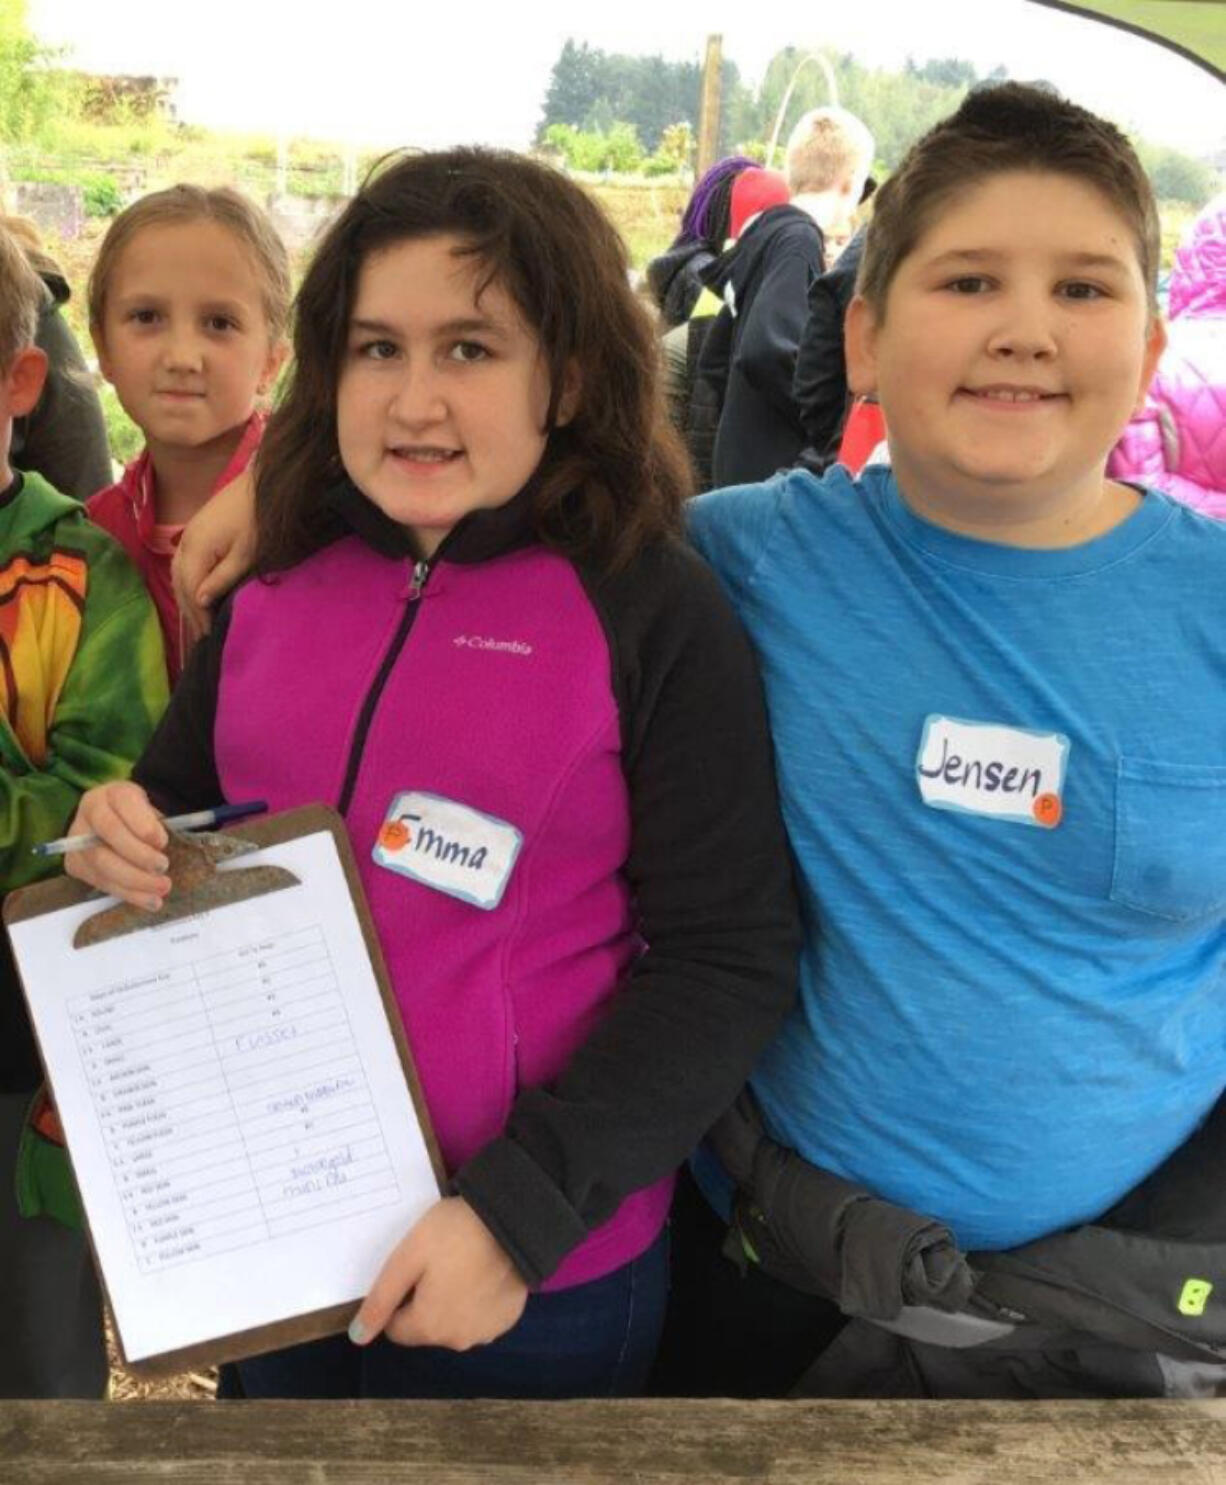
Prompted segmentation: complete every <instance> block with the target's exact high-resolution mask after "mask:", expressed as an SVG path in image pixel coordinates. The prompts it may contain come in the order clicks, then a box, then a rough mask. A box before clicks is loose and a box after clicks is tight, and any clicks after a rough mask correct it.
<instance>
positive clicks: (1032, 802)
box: [915, 716, 1069, 830]
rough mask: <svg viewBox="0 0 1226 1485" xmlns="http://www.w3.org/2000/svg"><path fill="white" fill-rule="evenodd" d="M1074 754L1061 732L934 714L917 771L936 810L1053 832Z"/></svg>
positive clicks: (926, 727) (924, 793)
mask: <svg viewBox="0 0 1226 1485" xmlns="http://www.w3.org/2000/svg"><path fill="white" fill-rule="evenodd" d="M1068 755H1069V741H1068V738H1067V737H1065V736H1063V734H1061V733H1059V732H1029V731H1027V730H1026V729H1025V728H1023V727H1004V726H1000V725H999V724H996V723H991V722H962V721H959V720H958V719H957V718H955V717H940V716H931V717H929V718H928V719H927V721H926V722H925V723H924V735H923V737H922V738H921V739H920V747H919V757H918V758H917V759H916V762H915V774H916V778H917V780H918V782H919V791H920V798H921V799H922V800H923V801H924V803H925V804H927V805H930V806H931V807H932V808H933V809H936V810H961V811H963V812H964V813H966V814H971V815H991V816H992V817H993V818H995V819H998V820H1012V821H1014V822H1015V823H1016V824H1018V825H1037V826H1039V827H1040V828H1042V829H1045V830H1052V829H1054V828H1055V827H1056V826H1057V825H1059V823H1060V819H1061V816H1062V815H1063V813H1064V775H1065V772H1066V770H1067V768H1068Z"/></svg>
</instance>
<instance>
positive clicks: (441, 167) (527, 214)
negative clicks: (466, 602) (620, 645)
mask: <svg viewBox="0 0 1226 1485" xmlns="http://www.w3.org/2000/svg"><path fill="white" fill-rule="evenodd" d="M442 234H447V235H453V236H455V237H457V238H458V239H459V240H460V242H461V243H462V244H463V247H462V251H463V252H465V253H470V254H472V256H473V257H474V258H475V259H476V260H477V261H478V262H479V263H480V264H481V265H482V268H483V270H484V273H483V277H482V279H481V280H480V283H481V287H482V288H484V287H485V286H487V285H488V284H491V283H494V282H497V283H498V284H500V285H501V286H502V287H503V288H505V290H506V291H507V292H508V293H509V294H510V295H511V297H512V299H513V300H514V301H515V304H516V305H517V307H518V309H519V311H520V313H521V314H522V315H523V317H524V320H525V322H526V323H527V324H528V325H529V326H530V328H531V329H532V330H533V332H534V333H535V334H536V336H537V338H538V340H539V341H540V344H541V351H542V354H543V356H544V357H545V361H546V364H547V366H548V370H549V384H550V389H551V390H550V401H549V409H548V413H547V415H546V429H547V431H548V440H547V443H546V447H545V453H544V455H543V456H542V459H541V463H540V466H539V467H538V470H537V474H536V478H535V480H534V493H533V498H534V505H533V518H534V523H535V529H536V532H537V535H538V536H539V538H540V539H541V540H542V541H544V542H545V543H547V544H548V545H550V546H552V547H554V548H556V549H558V550H560V551H563V552H565V553H567V554H568V555H570V556H572V557H575V558H578V559H582V560H584V561H586V562H589V563H591V564H593V565H594V566H595V567H596V568H597V569H599V570H603V571H613V570H616V569H617V568H620V567H622V566H624V565H625V563H626V562H628V561H629V560H630V559H631V558H632V557H633V556H634V555H635V554H636V553H637V552H638V551H639V550H640V549H641V548H642V547H643V545H644V544H645V543H646V542H648V541H650V540H652V539H654V538H656V537H658V536H661V535H664V534H666V533H671V532H675V531H676V530H677V529H678V528H679V525H680V508H681V503H682V501H683V500H684V498H685V496H686V495H687V494H689V491H690V473H689V464H688V461H687V459H686V455H685V452H684V450H683V448H682V446H681V444H680V442H679V441H678V439H677V436H676V434H675V433H674V432H673V430H672V428H671V426H670V424H669V420H668V414H667V411H666V409H665V403H664V399H663V393H662V388H661V385H660V373H659V360H658V351H657V347H656V344H655V339H654V335H653V333H652V328H651V324H650V321H649V319H648V317H647V313H646V311H645V309H644V308H643V306H642V305H641V304H640V303H639V301H638V299H637V298H636V296H635V294H634V292H633V290H632V289H631V287H630V282H629V277H628V272H627V261H626V254H625V249H624V248H623V246H622V243H621V239H620V238H619V237H618V235H617V232H616V231H615V230H614V228H613V226H612V224H611V223H610V222H609V220H608V219H607V217H606V216H605V215H604V213H603V211H601V209H600V207H599V206H598V205H597V204H596V203H595V202H594V201H593V200H591V198H590V197H588V196H587V195H586V193H585V192H584V191H583V190H582V189H581V188H580V187H579V186H577V185H575V184H574V183H573V182H571V181H569V180H567V179H566V178H565V176H563V175H561V174H560V173H559V172H557V171H556V170H553V169H550V168H549V167H547V166H545V165H541V164H538V163H537V162H535V161H533V160H529V159H527V158H525V157H523V156H520V155H515V154H511V153H506V152H502V151H495V150H485V149H457V150H449V151H445V152H440V153H432V154H415V155H408V154H406V155H399V156H395V157H392V158H390V159H389V160H385V161H383V162H381V164H379V165H377V166H376V167H375V169H374V170H373V171H372V173H371V175H370V176H369V177H368V178H367V180H366V181H365V183H364V184H363V186H362V188H361V190H360V191H359V192H358V194H357V195H356V196H355V197H354V198H353V200H352V201H351V202H350V203H349V204H348V206H347V207H346V208H345V210H344V211H343V212H342V213H341V215H340V216H339V217H338V218H337V219H336V221H335V222H334V223H333V224H332V226H331V227H330V228H329V229H328V230H327V232H326V233H325V235H324V237H323V239H322V240H321V242H320V244H319V246H318V248H317V250H316V252H315V254H314V258H313V261H312V263H311V266H310V268H309V269H308V270H307V274H306V277H305V279H304V280H303V283H302V287H301V289H300V290H299V292H298V298H297V301H296V304H295V310H294V361H293V369H292V372H291V375H290V379H289V383H288V386H287V388H286V391H285V394H284V396H283V398H282V400H281V402H280V404H279V406H278V408H277V410H276V411H275V412H274V413H273V416H272V418H271V419H270V421H269V424H268V428H267V431H266V433H265V436H264V440H263V444H262V446H261V449H260V455H259V460H258V465H257V473H256V521H257V550H256V568H257V571H259V572H261V573H270V572H275V571H279V570H282V569H284V568H286V567H289V566H292V565H293V564H294V563H295V562H299V561H301V560H302V559H303V558H304V557H306V556H308V555H309V554H310V553H311V552H313V551H317V550H318V549H319V548H320V547H321V546H323V545H325V544H326V543H327V542H329V541H330V540H332V539H333V538H334V537H335V536H336V535H337V534H338V532H339V528H338V526H337V524H336V518H335V517H334V516H333V515H331V514H330V512H329V510H328V508H327V505H326V503H325V502H324V500H323V498H322V497H323V493H324V491H325V490H326V489H327V488H328V486H329V485H330V484H332V483H334V482H335V481H337V480H339V479H341V478H343V477H344V469H343V466H342V464H341V458H340V451H339V449H338V446H337V432H336V391H337V382H338V380H339V377H340V373H341V368H342V360H343V357H344V355H345V351H346V346H347V343H348V337H349V320H350V316H351V314H352V311H353V304H354V297H355V294H356V291H357V284H358V278H359V275H360V273H361V270H362V265H363V264H364V263H365V261H366V259H367V258H368V257H369V256H370V254H371V253H373V252H377V251H379V250H380V249H381V248H386V247H389V246H391V245H393V244H395V243H397V242H402V241H404V240H406V239H409V238H422V237H432V236H438V235H442ZM568 367H574V368H577V370H578V378H579V398H578V404H577V407H576V409H575V410H574V412H573V415H572V417H571V418H570V420H569V421H568V422H567V423H566V424H565V426H562V427H559V426H557V423H556V420H557V416H558V405H559V399H560V397H561V395H562V389H563V386H564V379H565V376H566V372H567V369H568Z"/></svg>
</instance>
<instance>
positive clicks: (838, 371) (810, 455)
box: [792, 227, 866, 474]
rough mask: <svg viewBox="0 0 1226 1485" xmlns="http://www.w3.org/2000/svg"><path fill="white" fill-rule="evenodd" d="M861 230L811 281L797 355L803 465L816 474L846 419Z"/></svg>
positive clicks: (833, 451)
mask: <svg viewBox="0 0 1226 1485" xmlns="http://www.w3.org/2000/svg"><path fill="white" fill-rule="evenodd" d="M865 231H866V229H865V228H864V227H861V228H860V229H859V230H858V231H857V232H856V234H855V236H854V237H853V238H852V239H851V241H850V242H849V243H848V244H847V246H846V247H845V248H844V249H843V252H842V254H841V255H840V257H839V260H838V262H837V263H836V264H835V265H834V267H833V268H829V269H827V270H826V272H825V273H823V274H822V276H821V277H820V278H816V279H814V280H813V283H812V285H811V286H810V289H809V318H808V320H807V321H806V322H805V328H804V333H803V334H802V335H801V337H800V349H799V351H798V352H797V353H796V376H795V378H794V380H793V382H792V395H793V397H794V398H795V400H796V407H797V410H798V411H799V414H800V425H801V427H802V428H803V429H804V435H805V448H804V451H803V453H802V454H801V462H802V463H804V464H805V465H806V467H807V468H809V469H812V470H814V471H815V472H816V473H818V474H820V473H822V472H823V471H824V470H825V469H826V468H827V467H828V466H829V465H830V464H833V463H834V460H835V456H836V455H837V453H838V451H839V439H840V438H841V437H842V434H843V424H844V422H845V421H846V417H847V358H846V355H845V352H844V346H843V320H844V318H845V317H846V315H847V306H848V305H849V304H850V303H851V300H852V295H853V294H854V293H855V291H856V274H857V273H858V272H859V268H860V259H861V257H862V256H863V254H864V236H865Z"/></svg>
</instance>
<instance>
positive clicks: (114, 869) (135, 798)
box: [64, 782, 170, 912]
mask: <svg viewBox="0 0 1226 1485" xmlns="http://www.w3.org/2000/svg"><path fill="white" fill-rule="evenodd" d="M69 834H70V835H96V836H97V837H98V839H99V842H100V844H99V845H96V846H91V847H90V848H89V849H88V850H84V851H74V852H72V853H71V854H70V855H67V856H65V857H64V870H65V871H66V872H68V874H69V876H74V877H77V878H78V879H79V880H80V881H82V882H86V883H88V884H89V885H90V886H91V887H97V888H98V889H99V890H100V891H102V892H106V893H109V894H110V895H111V896H113V897H118V898H120V899H121V900H122V901H123V902H129V903H131V904H132V905H133V906H134V907H142V908H147V909H149V910H150V911H151V912H152V911H156V910H157V909H158V908H160V907H161V905H162V902H163V901H164V899H165V897H166V894H167V893H168V892H169V891H170V878H169V877H168V876H167V875H166V871H167V868H168V866H169V864H170V863H169V861H168V860H167V858H166V856H165V855H164V854H163V853H164V850H165V847H166V842H167V834H166V827H165V826H164V825H163V824H162V817H161V816H160V815H159V814H158V812H157V810H155V809H154V807H153V805H152V804H150V802H149V796H148V795H147V794H146V793H145V791H144V790H143V789H142V788H141V787H140V785H139V784H133V783H129V782H122V783H114V784H102V785H100V786H99V787H98V788H97V789H90V790H88V791H87V792H86V793H85V794H83V795H82V796H81V803H80V804H79V805H78V806H77V812H76V814H75V816H74V817H73V821H72V824H71V826H70V827H69Z"/></svg>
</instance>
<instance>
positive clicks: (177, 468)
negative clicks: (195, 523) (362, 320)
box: [87, 185, 290, 685]
mask: <svg viewBox="0 0 1226 1485" xmlns="http://www.w3.org/2000/svg"><path fill="white" fill-rule="evenodd" d="M289 299H290V275H289V260H288V258H287V256H286V252H285V246H284V244H283V243H282V241H281V239H280V237H278V235H277V232H276V229H275V228H274V227H273V225H272V223H271V221H269V219H268V217H267V215H266V214H265V213H264V212H263V211H261V210H260V208H259V207H257V206H256V205H255V204H254V203H253V202H251V201H249V200H247V198H246V197H245V196H242V195H240V194H239V192H237V191H233V190H230V189H229V188H226V187H223V188H221V189H218V190H204V189H203V188H201V187H199V186H188V185H179V186H172V187H170V188H169V189H168V190H165V191H157V192H154V193H153V194H152V195H150V196H145V197H142V198H141V200H139V201H137V202H136V203H135V204H134V205H132V206H130V207H128V209H127V210H126V211H124V212H121V213H120V215H119V216H118V217H116V218H115V220H114V222H112V223H111V226H110V228H109V230H108V231H107V234H106V236H105V237H104V238H103V240H102V246H101V247H100V248H99V250H98V257H97V260H96V261H95V263H94V269H93V272H92V273H91V275H90V280H89V323H90V333H91V334H92V336H93V338H94V345H95V347H96V349H97V352H98V364H99V366H100V367H101V369H102V374H103V375H104V376H105V377H106V379H107V380H108V381H109V382H110V383H111V384H112V385H113V386H114V388H115V391H116V394H117V395H118V397H119V400H120V402H121V403H122V404H123V407H124V411H125V412H126V413H127V414H128V416H129V417H130V418H131V419H132V421H133V422H134V423H135V424H136V425H137V427H138V428H139V429H140V430H141V432H142V433H143V434H144V435H145V448H144V451H143V452H142V453H141V454H140V456H139V457H138V458H136V459H135V460H133V462H132V463H131V464H129V465H128V467H127V469H125V470H124V473H123V478H122V479H121V480H119V482H118V483H117V484H114V485H110V486H108V487H107V488H106V489H103V490H99V491H98V492H97V493H96V494H95V495H93V496H92V497H91V498H90V500H89V501H88V504H87V509H88V511H89V514H90V517H91V518H92V519H93V520H94V521H96V522H97V523H98V525H100V526H101V527H102V528H103V529H104V530H106V531H109V532H110V533H111V535H112V536H114V537H116V538H117V539H118V540H119V541H120V542H121V543H122V544H123V547H124V549H125V550H126V551H127V553H128V555H129V556H130V557H131V558H132V560H133V561H134V562H135V563H136V565H137V567H138V568H139V569H140V572H141V575H142V576H143V577H144V579H145V582H146V583H147V584H148V587H149V591H150V593H151V594H152V595H153V601H154V603H155V604H156V605H157V611H158V617H159V619H160V620H161V624H162V635H163V639H164V641H165V646H166V663H167V667H168V671H169V675H170V680H171V684H172V685H173V684H174V682H175V680H176V679H177V678H178V675H179V672H180V670H181V669H182V665H183V658H184V649H185V635H184V633H183V631H182V628H181V625H180V621H179V611H178V608H177V606H176V604H175V599H174V591H173V589H172V586H171V580H170V564H171V558H172V556H173V554H174V549H175V546H176V544H177V542H178V540H179V536H180V534H181V532H182V530H183V527H184V525H185V524H186V522H187V521H189V520H190V519H191V518H192V516H194V515H195V514H196V512H197V511H198V510H199V509H200V508H201V506H203V505H204V503H205V501H207V500H208V499H209V497H210V496H211V495H212V494H213V493H214V492H215V491H217V490H219V489H221V488H222V487H223V486H225V485H228V484H229V483H230V482H231V481H232V480H234V479H235V478H237V477H238V476H239V475H240V474H242V473H243V471H244V470H245V469H246V467H247V465H248V463H249V462H250V460H251V457H252V455H253V454H254V452H255V450H256V448H257V447H258V445H259V441H260V436H261V434H262V432H263V427H264V417H263V414H262V413H261V412H259V411H258V410H257V404H258V402H259V399H260V398H261V397H262V396H264V394H265V393H267V392H268V391H269V390H270V389H271V387H272V384H273V382H274V380H275V378H276V375H277V372H278V370H279V369H280V366H281V363H282V361H283V359H284V356H285V350H286V347H285V342H284V339H283V336H284V331H285V324H286V319H287V317H288V314H289Z"/></svg>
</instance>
